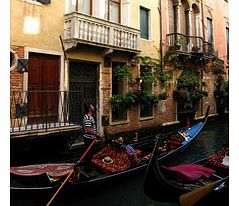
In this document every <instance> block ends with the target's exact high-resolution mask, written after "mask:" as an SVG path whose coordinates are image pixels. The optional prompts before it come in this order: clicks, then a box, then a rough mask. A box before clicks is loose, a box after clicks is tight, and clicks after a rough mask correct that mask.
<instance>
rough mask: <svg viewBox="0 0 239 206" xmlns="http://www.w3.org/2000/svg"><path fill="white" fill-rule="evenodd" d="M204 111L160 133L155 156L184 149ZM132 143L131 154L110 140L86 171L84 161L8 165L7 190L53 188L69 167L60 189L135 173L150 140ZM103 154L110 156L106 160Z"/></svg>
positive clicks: (197, 129) (164, 156)
mask: <svg viewBox="0 0 239 206" xmlns="http://www.w3.org/2000/svg"><path fill="white" fill-rule="evenodd" d="M208 111H209V108H208V110H207V113H206V115H205V118H204V119H203V120H202V121H201V122H199V123H197V124H195V125H194V126H193V127H191V128H188V129H186V130H184V131H182V130H179V131H177V132H175V133H173V134H172V133H167V134H161V135H160V141H161V144H160V145H159V147H158V151H157V152H158V153H159V157H158V159H159V160H165V159H168V158H169V157H171V156H173V155H174V154H176V153H178V152H180V151H182V150H183V149H185V148H186V147H187V146H188V145H189V144H190V143H191V142H192V141H193V140H194V139H195V137H196V136H197V135H198V134H199V133H200V131H201V130H202V128H203V127H204V125H205V123H206V121H207V117H208ZM132 145H133V147H134V149H135V154H134V155H132V154H129V152H128V151H127V150H126V149H125V148H122V146H120V147H119V145H117V146H116V145H115V144H114V143H112V144H109V145H107V146H105V147H104V148H103V149H102V150H100V151H99V152H97V153H96V154H95V155H94V157H93V159H92V165H93V171H91V172H90V173H87V172H86V171H85V168H84V164H81V163H79V164H75V163H74V162H73V163H60V164H38V165H28V166H18V167H11V168H10V170H11V172H10V189H11V192H13V193H15V192H17V193H19V192H27V191H28V192H36V193H37V194H39V192H47V191H55V190H56V189H57V188H59V186H60V185H61V184H62V182H63V181H64V178H66V176H67V175H68V174H69V173H70V172H71V171H73V170H74V175H72V178H71V179H70V180H69V181H68V182H67V183H66V184H65V186H64V188H63V189H64V190H67V189H69V190H72V189H75V188H81V187H84V186H93V185H97V184H98V183H105V182H108V181H113V180H116V179H119V178H121V177H124V176H130V175H133V174H136V173H138V172H141V171H142V170H145V169H146V166H147V164H148V162H149V159H150V156H151V153H152V149H153V146H154V144H153V139H152V138H151V139H150V141H149V140H147V141H145V142H142V141H138V142H136V143H135V144H132ZM106 157H110V158H111V159H110V160H107V158H106ZM107 161H108V162H107Z"/></svg>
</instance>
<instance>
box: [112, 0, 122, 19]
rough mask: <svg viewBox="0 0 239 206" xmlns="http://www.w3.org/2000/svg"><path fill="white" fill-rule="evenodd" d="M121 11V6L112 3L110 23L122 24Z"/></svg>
mask: <svg viewBox="0 0 239 206" xmlns="http://www.w3.org/2000/svg"><path fill="white" fill-rule="evenodd" d="M119 10H120V8H119V4H116V3H114V2H110V21H113V22H116V23H120V20H119Z"/></svg>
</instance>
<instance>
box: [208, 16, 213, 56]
mask: <svg viewBox="0 0 239 206" xmlns="http://www.w3.org/2000/svg"><path fill="white" fill-rule="evenodd" d="M207 41H208V42H209V43H210V45H209V47H208V50H209V51H210V52H211V51H212V46H213V28H212V19H210V18H207Z"/></svg>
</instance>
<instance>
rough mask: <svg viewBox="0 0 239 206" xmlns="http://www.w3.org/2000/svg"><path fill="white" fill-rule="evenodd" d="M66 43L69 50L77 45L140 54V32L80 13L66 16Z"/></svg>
mask: <svg viewBox="0 0 239 206" xmlns="http://www.w3.org/2000/svg"><path fill="white" fill-rule="evenodd" d="M64 31H65V32H64V42H65V44H66V47H67V48H70V47H72V46H73V45H74V46H76V44H77V43H82V44H89V45H94V46H100V47H105V48H113V49H119V50H126V51H131V52H135V53H138V52H139V51H140V45H139V42H140V31H139V30H138V29H134V28H131V27H127V26H124V25H120V24H117V23H113V22H109V21H106V20H104V19H99V18H96V17H93V16H88V15H85V14H81V13H78V12H73V13H70V14H66V15H65V25H64Z"/></svg>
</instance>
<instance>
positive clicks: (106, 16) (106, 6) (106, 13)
mask: <svg viewBox="0 0 239 206" xmlns="http://www.w3.org/2000/svg"><path fill="white" fill-rule="evenodd" d="M108 2H109V1H108V0H105V13H104V19H106V20H108V14H109V11H108Z"/></svg>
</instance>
